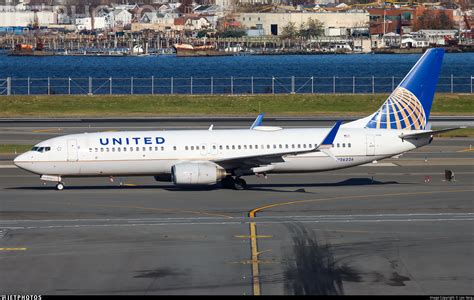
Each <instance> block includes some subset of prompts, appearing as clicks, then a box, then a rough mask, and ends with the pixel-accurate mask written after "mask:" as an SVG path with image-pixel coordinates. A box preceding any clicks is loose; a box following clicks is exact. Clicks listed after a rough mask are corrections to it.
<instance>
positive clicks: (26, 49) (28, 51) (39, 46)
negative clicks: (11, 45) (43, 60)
mask: <svg viewBox="0 0 474 300" xmlns="http://www.w3.org/2000/svg"><path fill="white" fill-rule="evenodd" d="M8 55H12V56H51V55H55V53H54V52H52V51H48V50H44V46H43V43H42V42H41V41H38V43H36V47H35V48H33V46H31V45H28V44H16V45H15V49H13V51H11V52H10V53H9V54H8Z"/></svg>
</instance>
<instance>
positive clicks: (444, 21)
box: [438, 11, 454, 29]
mask: <svg viewBox="0 0 474 300" xmlns="http://www.w3.org/2000/svg"><path fill="white" fill-rule="evenodd" d="M438 19H439V26H440V29H453V28H454V21H453V20H452V19H450V18H449V17H448V15H447V14H446V13H445V12H444V11H442V12H440V13H439V15H438Z"/></svg>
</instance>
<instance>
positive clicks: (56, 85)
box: [0, 75, 474, 95]
mask: <svg viewBox="0 0 474 300" xmlns="http://www.w3.org/2000/svg"><path fill="white" fill-rule="evenodd" d="M401 80H402V77H396V76H392V77H374V76H368V77H355V76H352V77H338V76H332V77H314V76H311V77H295V76H291V77H227V78H219V77H210V78H209V77H207V78H201V77H188V78H178V77H169V78H158V77H156V78H155V77H148V78H137V77H130V78H115V77H114V78H112V77H109V78H93V77H88V78H56V77H51V78H50V77H48V78H11V77H8V78H3V79H2V78H0V95H52V94H61V95H81V94H82V95H105V94H111V95H124V94H132V95H133V94H162V95H165V94H210V95H213V94H227V95H234V94H313V93H321V94H330V93H334V94H335V93H344V94H356V93H366V94H367V93H389V92H391V91H393V89H394V88H395V87H396V86H397V85H398V83H399V82H400V81H401ZM473 84H474V76H471V77H456V76H454V75H451V76H449V77H441V78H440V80H439V82H438V86H437V92H441V93H472V92H473Z"/></svg>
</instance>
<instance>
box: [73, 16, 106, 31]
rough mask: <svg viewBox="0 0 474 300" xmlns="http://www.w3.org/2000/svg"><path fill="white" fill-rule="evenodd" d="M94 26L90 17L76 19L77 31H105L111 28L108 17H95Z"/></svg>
mask: <svg viewBox="0 0 474 300" xmlns="http://www.w3.org/2000/svg"><path fill="white" fill-rule="evenodd" d="M93 22H94V25H92V19H91V18H90V17H85V18H76V29H77V30H79V31H81V30H96V29H105V28H107V27H109V24H110V23H109V22H108V20H107V17H95V18H94V21H93Z"/></svg>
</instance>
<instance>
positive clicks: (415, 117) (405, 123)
mask: <svg viewBox="0 0 474 300" xmlns="http://www.w3.org/2000/svg"><path fill="white" fill-rule="evenodd" d="M425 126H426V114H425V110H424V109H423V105H422V104H421V102H420V100H418V98H417V97H416V96H415V95H413V93H412V92H410V91H409V90H407V89H405V88H403V87H398V88H397V89H396V90H395V91H394V92H393V93H392V94H391V95H390V97H388V99H387V101H385V103H384V104H383V105H382V107H381V108H380V109H379V110H378V111H377V113H376V114H375V115H374V116H373V117H372V119H371V120H370V121H369V123H368V124H367V128H376V129H381V128H384V129H414V130H422V129H425Z"/></svg>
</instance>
